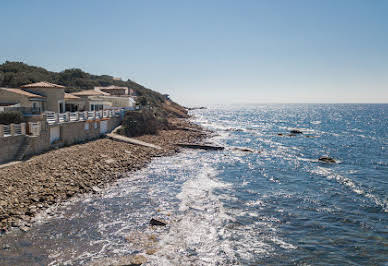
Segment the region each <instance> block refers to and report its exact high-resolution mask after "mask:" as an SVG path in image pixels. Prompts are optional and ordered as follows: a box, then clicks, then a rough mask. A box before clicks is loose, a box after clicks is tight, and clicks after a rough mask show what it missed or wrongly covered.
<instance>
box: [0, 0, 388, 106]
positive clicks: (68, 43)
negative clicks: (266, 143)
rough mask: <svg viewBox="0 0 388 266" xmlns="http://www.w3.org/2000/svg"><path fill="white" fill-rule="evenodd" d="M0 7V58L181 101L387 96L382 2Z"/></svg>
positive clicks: (387, 5) (386, 14)
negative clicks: (130, 84) (109, 78)
mask: <svg viewBox="0 0 388 266" xmlns="http://www.w3.org/2000/svg"><path fill="white" fill-rule="evenodd" d="M0 11H1V12H0V14H1V16H0V25H1V38H0V62H4V61H5V60H10V61H15V60H16V61H23V62H25V63H28V64H32V65H38V66H42V67H45V68H47V69H49V70H52V71H62V70H64V69H66V68H74V67H76V68H81V69H83V70H85V71H87V72H90V73H94V74H109V75H113V76H117V77H122V78H123V79H127V78H131V79H133V80H135V81H137V82H139V83H141V84H143V85H145V86H147V87H149V88H153V89H155V90H158V91H160V92H163V93H169V94H170V95H171V96H172V98H173V99H175V100H177V101H179V102H181V103H184V104H187V105H200V104H208V103H243V102H250V103H255V102H388V0H364V1H358V0H332V1H330V0H324V1H323V0H322V1H315V0H306V1H298V0H292V1H291V0H284V1H281V0H276V1H273V0H268V1H264V0H263V1H260V0H253V1H249V0H242V1H235V0H233V1H227V0H224V1H216V0H206V1H200V0H196V1H185V0H177V1H168V0H165V1H129V0H128V1H119V0H116V1H102V0H101V1H97V0H96V1H86V0H83V1H70V0H66V1H43V0H36V1H30V0H28V1H19V0H8V1H7V0H4V1H2V2H1V7H0Z"/></svg>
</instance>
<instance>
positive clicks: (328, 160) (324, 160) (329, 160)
mask: <svg viewBox="0 0 388 266" xmlns="http://www.w3.org/2000/svg"><path fill="white" fill-rule="evenodd" d="M318 161H320V162H322V163H336V161H335V160H334V159H333V158H331V157H328V156H322V157H320V158H319V159H318Z"/></svg>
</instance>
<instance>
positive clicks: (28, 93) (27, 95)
mask: <svg viewBox="0 0 388 266" xmlns="http://www.w3.org/2000/svg"><path fill="white" fill-rule="evenodd" d="M2 89H3V90H6V91H9V92H13V93H17V94H19V95H23V96H26V97H28V98H45V97H43V96H40V95H38V94H34V93H31V92H28V91H24V90H21V89H8V88H2Z"/></svg>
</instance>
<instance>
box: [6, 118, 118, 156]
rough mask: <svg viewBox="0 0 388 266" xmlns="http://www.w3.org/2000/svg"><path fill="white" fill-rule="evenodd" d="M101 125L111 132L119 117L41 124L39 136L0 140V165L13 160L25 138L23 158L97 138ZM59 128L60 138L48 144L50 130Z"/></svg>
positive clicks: (22, 136) (99, 134)
mask: <svg viewBox="0 0 388 266" xmlns="http://www.w3.org/2000/svg"><path fill="white" fill-rule="evenodd" d="M101 123H104V124H106V133H108V132H111V131H112V130H113V129H114V128H116V127H117V126H119V125H120V123H121V118H120V117H112V118H108V119H101V120H94V121H77V122H68V123H62V124H56V125H49V124H47V123H43V124H42V129H41V132H40V135H39V136H36V137H32V136H26V135H21V136H13V137H4V138H0V163H5V162H9V161H12V160H14V158H15V156H16V155H17V153H18V151H19V150H20V147H21V145H23V143H24V139H25V138H27V140H28V143H29V146H28V148H27V149H26V151H25V153H24V154H25V156H31V155H35V154H40V153H43V152H46V151H48V150H50V149H52V148H55V147H62V146H65V145H66V146H69V145H73V144H77V143H81V142H85V141H89V140H93V139H97V138H99V137H100V136H101V135H103V133H101ZM52 127H59V132H60V138H59V140H57V141H56V142H54V143H51V142H50V128H52Z"/></svg>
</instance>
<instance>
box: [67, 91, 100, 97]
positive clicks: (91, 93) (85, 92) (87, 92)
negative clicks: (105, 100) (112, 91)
mask: <svg viewBox="0 0 388 266" xmlns="http://www.w3.org/2000/svg"><path fill="white" fill-rule="evenodd" d="M72 94H73V95H76V96H99V95H104V94H103V93H101V92H98V91H95V90H85V91H80V92H74V93H72Z"/></svg>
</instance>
